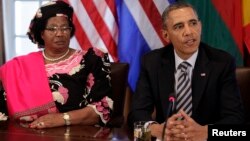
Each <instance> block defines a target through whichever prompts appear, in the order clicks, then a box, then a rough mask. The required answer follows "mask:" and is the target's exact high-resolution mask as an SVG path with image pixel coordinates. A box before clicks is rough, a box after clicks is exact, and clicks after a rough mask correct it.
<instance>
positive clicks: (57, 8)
mask: <svg viewBox="0 0 250 141" xmlns="http://www.w3.org/2000/svg"><path fill="white" fill-rule="evenodd" d="M56 16H65V17H67V18H68V22H69V26H70V27H72V30H71V34H70V36H71V37H72V36H73V35H74V33H75V26H74V24H73V21H72V17H73V8H72V7H71V6H70V5H69V4H67V3H66V2H64V1H62V0H57V1H50V2H48V3H47V4H44V5H42V6H41V7H40V8H39V9H38V11H37V12H36V15H35V16H34V18H33V19H32V20H31V22H30V26H29V31H28V32H27V34H28V36H29V39H30V40H31V41H32V42H33V43H36V44H38V47H40V48H42V47H43V46H44V41H43V39H42V38H41V33H42V31H44V30H45V28H46V24H47V22H48V19H49V18H51V17H56Z"/></svg>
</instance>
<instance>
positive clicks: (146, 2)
mask: <svg viewBox="0 0 250 141" xmlns="http://www.w3.org/2000/svg"><path fill="white" fill-rule="evenodd" d="M65 1H66V2H68V3H69V4H70V5H71V6H72V7H73V8H74V12H75V13H74V19H73V20H74V24H75V26H76V33H75V36H74V37H73V38H72V41H71V46H72V47H75V48H82V49H84V50H86V49H88V48H89V47H97V48H99V49H101V50H104V51H105V52H108V53H109V54H110V58H111V60H113V61H115V62H117V61H119V62H126V63H129V66H130V70H129V74H128V82H129V86H130V88H131V89H132V90H133V91H134V90H135V87H136V81H137V79H138V76H139V71H140V58H141V56H142V55H143V54H145V53H146V52H149V51H150V50H152V49H156V48H160V47H163V46H164V45H165V44H166V42H165V41H164V40H163V38H162V36H161V14H162V12H163V10H164V9H165V8H166V7H167V6H168V5H169V3H170V2H174V0H65Z"/></svg>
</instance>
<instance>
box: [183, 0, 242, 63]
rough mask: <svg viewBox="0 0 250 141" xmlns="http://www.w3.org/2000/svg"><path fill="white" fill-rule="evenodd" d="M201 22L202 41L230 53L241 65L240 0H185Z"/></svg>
mask: <svg viewBox="0 0 250 141" xmlns="http://www.w3.org/2000/svg"><path fill="white" fill-rule="evenodd" d="M185 1H187V2H189V3H190V4H191V5H193V6H194V8H195V9H196V10H197V13H198V15H199V18H200V20H201V22H202V41H203V42H205V43H207V44H209V45H211V46H213V47H215V48H219V49H222V50H224V51H226V52H228V53H230V54H231V55H232V56H233V57H234V58H235V60H236V63H237V66H242V65H243V58H244V57H243V55H244V46H243V38H244V37H243V23H242V0H185Z"/></svg>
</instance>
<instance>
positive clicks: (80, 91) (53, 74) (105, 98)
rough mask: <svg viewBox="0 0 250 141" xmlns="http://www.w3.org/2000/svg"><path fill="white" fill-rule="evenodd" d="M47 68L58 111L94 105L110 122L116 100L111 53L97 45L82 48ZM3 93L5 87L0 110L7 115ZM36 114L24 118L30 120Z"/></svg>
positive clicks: (98, 112)
mask: <svg viewBox="0 0 250 141" xmlns="http://www.w3.org/2000/svg"><path fill="white" fill-rule="evenodd" d="M45 69H46V74H47V77H48V81H49V88H50V90H51V93H52V97H53V99H54V101H55V105H56V108H57V111H59V112H67V111H71V110H76V109H81V108H84V107H86V106H90V107H92V108H94V111H95V112H96V113H97V114H99V115H100V118H101V121H102V122H103V123H107V122H108V120H109V119H110V114H111V112H112V108H113V100H112V99H111V98H110V97H111V94H112V91H111V84H110V79H111V78H110V63H109V59H108V55H107V54H104V53H102V52H101V51H99V50H97V49H95V48H90V49H89V50H88V51H87V52H86V51H80V50H79V51H75V53H74V54H73V55H71V56H70V57H69V58H68V59H66V60H63V61H60V62H58V63H53V64H47V65H45ZM38 87H39V86H38ZM3 94H5V93H4V90H2V94H1V95H0V104H1V108H0V109H1V110H0V112H3V113H6V114H7V113H8V111H7V110H6V108H7V107H6V98H5V96H4V95H3ZM7 96H8V95H7ZM34 116H36V115H30V116H29V115H28V116H24V117H21V118H22V119H27V120H29V119H32V118H33V117H34Z"/></svg>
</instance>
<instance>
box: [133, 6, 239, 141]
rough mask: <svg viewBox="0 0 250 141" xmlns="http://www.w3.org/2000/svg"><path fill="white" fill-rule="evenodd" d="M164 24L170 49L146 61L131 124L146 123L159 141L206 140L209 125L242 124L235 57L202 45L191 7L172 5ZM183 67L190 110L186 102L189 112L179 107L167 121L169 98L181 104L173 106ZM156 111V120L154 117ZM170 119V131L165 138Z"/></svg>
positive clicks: (142, 68) (164, 32)
mask: <svg viewBox="0 0 250 141" xmlns="http://www.w3.org/2000/svg"><path fill="white" fill-rule="evenodd" d="M162 20H163V29H162V34H163V37H164V39H165V40H166V41H168V42H170V44H169V45H167V46H166V47H164V48H160V49H156V50H154V51H151V52H150V53H148V54H146V55H145V56H144V57H143V58H142V65H141V72H140V77H139V80H138V83H137V89H136V92H135V94H134V96H133V102H132V108H131V112H130V113H129V116H128V121H129V124H130V125H132V124H133V123H134V122H135V121H148V122H147V123H148V125H149V128H150V129H151V134H152V136H154V137H157V138H159V139H162V137H165V139H167V140H195V141H200V140H201V141H204V140H206V139H207V137H208V133H207V131H208V124H241V123H243V122H244V113H243V106H242V102H241V99H240V94H239V89H238V86H237V82H236V76H235V67H236V66H235V60H234V58H233V57H232V56H231V55H229V54H228V53H226V52H224V51H222V50H218V49H215V48H211V47H209V46H208V45H206V44H204V43H201V42H200V40H201V39H200V38H201V22H200V21H199V19H198V15H197V13H196V11H195V10H194V8H193V7H192V6H191V5H189V4H185V3H175V4H173V5H170V6H169V7H168V8H167V9H166V10H165V11H164V13H163V15H162ZM182 62H187V64H188V65H186V66H187V67H186V68H187V70H188V71H187V72H186V76H187V77H186V79H189V82H184V83H186V84H187V85H188V83H191V84H190V85H191V86H190V87H189V88H183V89H186V91H187V92H189V93H191V94H190V96H189V99H185V100H183V101H184V104H183V105H186V106H187V105H188V104H185V102H188V101H191V105H189V106H187V107H188V108H187V109H185V107H180V110H178V111H176V113H172V115H170V117H169V118H168V116H169V115H168V114H169V113H168V112H167V110H168V109H169V105H170V102H169V96H170V95H172V94H174V96H175V98H176V99H177V101H176V103H175V104H174V105H175V106H176V105H178V99H180V98H178V94H177V93H178V91H179V90H178V87H179V86H178V85H179V83H181V82H179V81H181V79H179V76H178V74H179V75H180V72H181V70H179V69H178V68H179V67H178V66H179V65H180V64H181V63H182ZM180 87H184V86H180ZM183 93H184V92H183ZM184 97H185V96H184ZM190 98H191V99H190ZM154 109H155V110H156V117H155V119H153V118H152V113H153V111H154ZM166 119H167V128H166V132H164V133H163V127H164V122H165V121H166ZM180 119H181V120H180Z"/></svg>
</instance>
